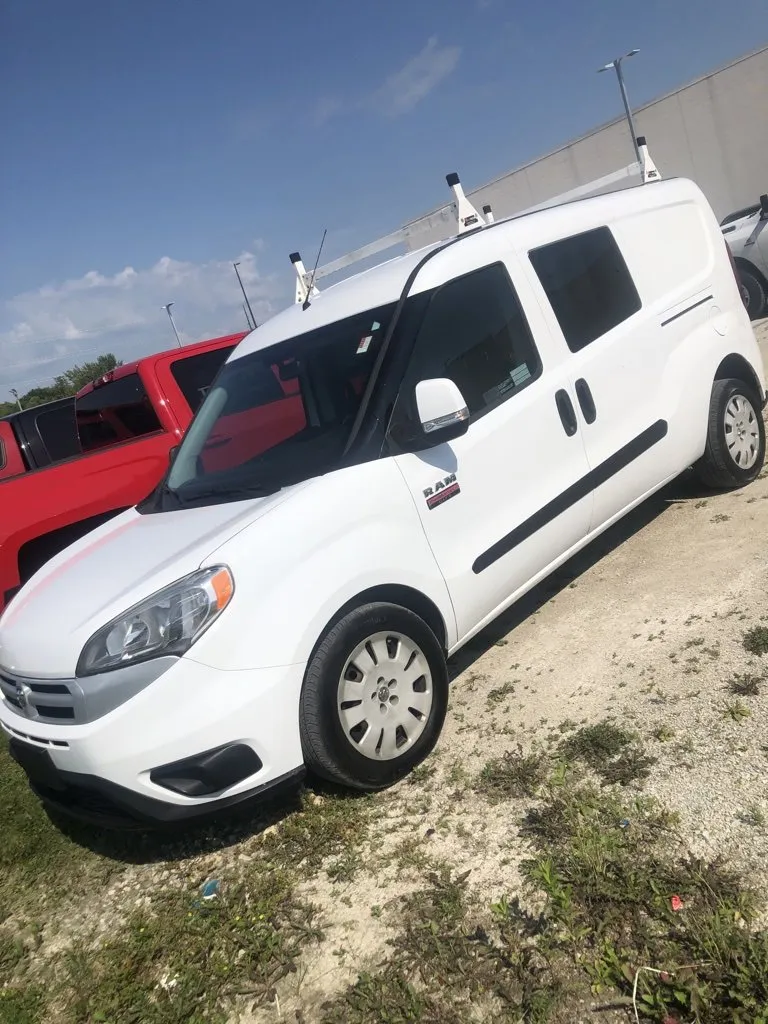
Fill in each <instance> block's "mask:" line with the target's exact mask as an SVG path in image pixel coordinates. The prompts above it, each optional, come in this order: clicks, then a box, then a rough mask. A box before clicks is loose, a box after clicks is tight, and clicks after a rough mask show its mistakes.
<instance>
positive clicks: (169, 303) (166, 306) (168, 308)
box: [160, 302, 182, 348]
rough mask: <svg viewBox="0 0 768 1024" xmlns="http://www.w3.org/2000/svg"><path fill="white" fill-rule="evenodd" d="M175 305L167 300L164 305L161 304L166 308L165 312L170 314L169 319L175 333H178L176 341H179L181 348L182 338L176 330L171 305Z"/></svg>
mask: <svg viewBox="0 0 768 1024" xmlns="http://www.w3.org/2000/svg"><path fill="white" fill-rule="evenodd" d="M173 305H174V303H173V302H167V303H166V304H165V305H164V306H161V307H160V309H164V310H165V312H166V313H167V314H168V319H169V320H170V321H171V327H172V328H173V333H174V334H175V335H176V342H177V344H178V346H179V348H181V347H182V345H181V338H180V337H179V332H178V331H177V330H176V324H175V323H174V320H173V313H172V312H171V306H173Z"/></svg>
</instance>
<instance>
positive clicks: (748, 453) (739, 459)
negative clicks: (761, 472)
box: [725, 395, 760, 469]
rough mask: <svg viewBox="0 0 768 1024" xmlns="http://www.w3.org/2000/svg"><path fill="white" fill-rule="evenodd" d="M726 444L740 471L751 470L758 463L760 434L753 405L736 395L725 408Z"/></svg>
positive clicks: (741, 396)
mask: <svg viewBox="0 0 768 1024" xmlns="http://www.w3.org/2000/svg"><path fill="white" fill-rule="evenodd" d="M725 443H726V445H727V446H728V451H729V452H730V454H731V458H732V459H733V461H734V462H735V463H736V465H737V466H738V467H739V469H751V468H752V466H754V464H755V462H756V461H757V453H758V450H759V447H760V432H759V430H758V426H757V416H756V414H755V410H754V409H753V408H752V403H751V402H750V401H749V399H747V398H745V397H744V396H743V395H734V396H733V398H732V399H731V400H730V401H729V402H728V405H726V407H725Z"/></svg>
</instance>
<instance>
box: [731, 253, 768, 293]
mask: <svg viewBox="0 0 768 1024" xmlns="http://www.w3.org/2000/svg"><path fill="white" fill-rule="evenodd" d="M733 262H734V263H735V264H736V266H737V267H738V268H739V270H747V271H748V272H749V273H750V274H751V275H752V276H753V277H756V278H757V280H758V281H759V282H760V283H761V284H762V286H763V288H764V289H765V290H766V292H768V278H766V276H765V274H764V273H763V272H762V270H761V269H760V268H759V267H757V266H755V264H754V263H750V261H749V260H746V259H744V257H743V256H734V257H733Z"/></svg>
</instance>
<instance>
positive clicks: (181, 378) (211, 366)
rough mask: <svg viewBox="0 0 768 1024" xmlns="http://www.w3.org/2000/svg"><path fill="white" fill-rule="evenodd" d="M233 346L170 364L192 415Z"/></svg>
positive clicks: (177, 360) (187, 357)
mask: <svg viewBox="0 0 768 1024" xmlns="http://www.w3.org/2000/svg"><path fill="white" fill-rule="evenodd" d="M235 347H236V346H235V345H227V346H225V347H224V348H216V349H213V350H212V351H211V352H201V353H200V355H199V356H185V357H182V358H180V359H175V360H174V361H173V362H172V363H171V373H172V374H173V379H174V380H175V381H176V383H177V384H178V385H179V390H180V391H181V393H182V395H184V397H185V398H186V400H187V404H188V405H189V408H190V409H191V410H192V412H193V413H195V412H197V410H198V408H199V407H200V405H201V404H202V401H203V399H204V398H205V396H206V395H207V394H208V391H209V390H210V387H211V384H212V383H213V380H214V378H215V376H216V374H217V373H218V372H219V370H220V369H221V367H222V366H223V365H224V361H225V360H226V358H227V356H228V355H229V354H230V352H232V351H234V349H235Z"/></svg>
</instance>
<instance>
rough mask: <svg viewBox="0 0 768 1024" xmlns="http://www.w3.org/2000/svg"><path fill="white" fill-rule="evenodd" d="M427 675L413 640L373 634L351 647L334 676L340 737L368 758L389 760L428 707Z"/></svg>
mask: <svg viewBox="0 0 768 1024" xmlns="http://www.w3.org/2000/svg"><path fill="white" fill-rule="evenodd" d="M432 693H433V691H432V675H431V673H430V671H429V663H428V662H427V659H426V658H425V657H424V654H423V653H422V652H421V650H420V649H419V648H418V647H417V646H416V644H415V643H414V642H413V640H411V639H410V638H409V637H407V636H403V635H402V634H401V633H392V632H389V633H376V634H374V636H370V637H368V639H367V640H364V641H363V642H362V643H361V644H358V646H357V647H356V648H355V649H354V651H353V652H352V654H351V655H350V657H349V659H348V661H347V664H346V665H345V666H344V671H343V672H342V674H341V679H340V680H339V690H338V710H339V719H340V721H341V724H342V727H343V729H344V735H345V736H346V737H347V739H348V740H349V742H350V743H351V744H352V746H353V747H354V748H355V750H357V751H359V752H360V753H361V754H363V755H364V756H365V757H369V758H371V760H372V761H391V760H392V759H393V758H395V757H400V756H401V755H402V754H404V753H405V752H406V751H407V750H409V749H410V748H411V747H412V746H413V744H414V743H415V742H416V740H417V739H418V738H419V736H421V734H422V733H423V732H424V729H425V727H426V724H427V721H428V719H429V713H430V711H431V710H432Z"/></svg>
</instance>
